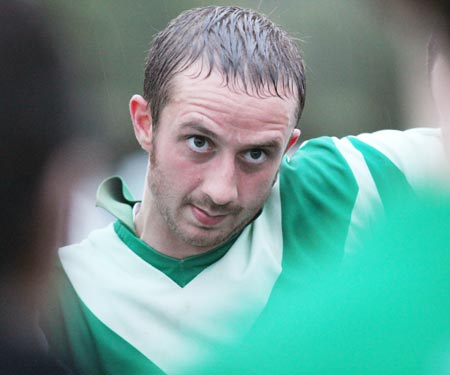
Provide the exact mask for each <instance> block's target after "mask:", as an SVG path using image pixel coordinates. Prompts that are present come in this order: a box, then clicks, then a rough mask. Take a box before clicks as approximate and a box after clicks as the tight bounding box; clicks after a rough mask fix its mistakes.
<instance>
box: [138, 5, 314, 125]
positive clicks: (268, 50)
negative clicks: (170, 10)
mask: <svg viewBox="0 0 450 375" xmlns="http://www.w3.org/2000/svg"><path fill="white" fill-rule="evenodd" d="M194 63H199V66H200V72H199V75H200V74H201V73H205V76H206V77H208V76H209V75H210V74H211V73H212V71H213V70H215V71H218V72H219V73H221V74H222V75H223V77H224V83H225V84H226V85H227V86H228V87H232V88H240V89H243V91H244V92H245V93H247V94H249V95H250V94H251V95H256V96H261V97H263V96H278V97H281V98H284V97H287V96H288V95H292V96H295V97H296V99H297V108H296V119H297V121H298V120H299V119H300V115H301V112H302V110H303V107H304V103H305V74H304V73H305V72H304V63H303V59H302V57H301V55H300V52H299V49H298V46H297V44H296V42H295V41H294V40H293V38H292V37H290V36H289V35H288V34H287V33H286V32H285V31H284V30H282V29H281V28H280V27H278V26H277V25H275V24H274V23H273V22H272V21H270V20H269V19H268V18H266V17H265V16H263V15H261V14H258V13H256V12H255V11H252V10H248V9H242V8H239V7H234V6H210V7H205V8H197V9H191V10H188V11H186V12H184V13H181V14H180V15H179V16H178V17H177V18H175V19H173V20H172V21H171V22H170V23H169V25H168V26H167V27H166V28H165V29H164V30H162V31H161V32H160V33H159V34H157V35H156V36H155V38H154V40H153V45H152V47H151V48H150V51H149V53H148V57H147V62H146V68H145V77H144V98H145V99H146V100H147V102H148V105H149V107H150V111H151V116H152V121H153V125H154V126H156V124H157V123H158V121H159V117H160V114H161V111H162V109H163V108H164V106H165V105H166V104H167V103H168V102H169V101H170V96H171V83H172V82H173V78H174V76H176V75H177V74H178V73H180V72H183V71H185V70H186V69H188V68H189V67H190V66H192V64H194Z"/></svg>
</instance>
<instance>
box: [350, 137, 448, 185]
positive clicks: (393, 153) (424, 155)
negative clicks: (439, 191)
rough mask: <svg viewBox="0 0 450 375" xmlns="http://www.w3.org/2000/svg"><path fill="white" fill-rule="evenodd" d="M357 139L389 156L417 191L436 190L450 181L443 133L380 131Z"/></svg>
mask: <svg viewBox="0 0 450 375" xmlns="http://www.w3.org/2000/svg"><path fill="white" fill-rule="evenodd" d="M356 138H357V139H359V140H361V141H363V142H364V143H367V144H368V145H370V146H372V147H374V148H375V149H377V150H378V151H380V152H382V153H383V154H384V155H386V157H388V158H389V159H390V160H391V161H392V162H393V163H394V164H395V165H396V166H397V168H399V169H400V170H401V171H402V172H403V173H404V174H405V176H406V178H407V180H408V182H409V183H410V185H411V186H412V187H413V188H414V189H417V188H427V187H428V188H433V187H436V182H438V183H445V184H447V183H448V181H449V179H450V167H449V163H448V159H447V158H446V155H445V150H444V146H443V142H442V135H441V131H440V129H432V128H417V129H409V130H406V131H399V130H381V131H378V132H375V133H372V134H361V135H358V136H357V137H356Z"/></svg>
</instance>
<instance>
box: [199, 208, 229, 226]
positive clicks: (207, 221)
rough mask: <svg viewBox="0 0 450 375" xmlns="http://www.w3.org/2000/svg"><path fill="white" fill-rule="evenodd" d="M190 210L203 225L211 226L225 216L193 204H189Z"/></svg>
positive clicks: (225, 215)
mask: <svg viewBox="0 0 450 375" xmlns="http://www.w3.org/2000/svg"><path fill="white" fill-rule="evenodd" d="M191 211H192V214H193V215H194V217H195V219H196V220H197V221H198V222H199V223H200V224H202V226H205V227H213V226H215V225H217V224H219V223H221V222H222V221H223V220H224V219H225V218H226V217H227V214H215V213H210V212H207V211H205V210H203V209H201V208H199V207H197V206H194V205H191Z"/></svg>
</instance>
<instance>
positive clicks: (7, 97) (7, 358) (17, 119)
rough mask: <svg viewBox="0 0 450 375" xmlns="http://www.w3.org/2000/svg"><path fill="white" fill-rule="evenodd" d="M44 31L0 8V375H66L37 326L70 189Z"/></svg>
mask: <svg viewBox="0 0 450 375" xmlns="http://www.w3.org/2000/svg"><path fill="white" fill-rule="evenodd" d="M47 26H48V25H47V20H46V19H45V18H44V15H43V12H42V10H41V9H38V8H37V7H36V6H34V5H32V4H31V3H30V2H25V1H2V2H0V56H1V57H0V173H1V178H0V197H1V198H0V199H1V208H2V216H1V219H0V220H1V224H0V231H1V238H2V242H1V245H0V246H1V249H0V301H1V305H0V306H1V307H0V373H1V374H64V373H66V370H65V369H64V368H62V367H61V366H60V364H59V363H57V362H56V361H55V360H54V359H52V358H50V356H49V355H48V354H47V347H46V346H47V344H46V340H45V338H44V336H43V334H42V332H41V331H40V329H39V328H38V324H37V323H38V314H37V311H38V308H39V305H40V304H41V303H43V299H44V294H45V285H46V282H47V280H46V275H47V273H48V270H49V266H50V263H51V258H52V256H53V255H54V251H55V249H56V247H57V246H58V245H60V243H61V241H60V237H61V236H62V235H63V234H64V226H63V224H64V203H65V200H66V199H65V198H66V192H67V191H68V189H67V187H68V185H69V184H70V179H67V176H68V173H65V174H63V173H62V163H63V158H62V152H61V147H62V145H63V142H65V141H66V140H67V136H68V135H69V134H70V131H71V127H70V125H69V123H70V122H69V119H68V116H67V112H68V109H69V105H68V100H67V95H66V94H67V90H66V88H65V81H66V80H67V76H66V75H65V74H64V71H63V67H62V64H61V61H60V59H59V56H58V54H57V51H56V49H55V45H54V44H53V43H54V39H53V38H52V35H51V33H50V30H49V29H48V27H47Z"/></svg>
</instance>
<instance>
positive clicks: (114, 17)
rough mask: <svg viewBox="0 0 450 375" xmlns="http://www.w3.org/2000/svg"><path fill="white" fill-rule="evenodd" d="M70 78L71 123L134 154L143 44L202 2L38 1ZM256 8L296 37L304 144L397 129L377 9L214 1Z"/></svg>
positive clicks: (334, 0)
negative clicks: (303, 75)
mask: <svg viewBox="0 0 450 375" xmlns="http://www.w3.org/2000/svg"><path fill="white" fill-rule="evenodd" d="M44 4H45V5H47V6H48V8H49V9H50V11H51V16H52V18H53V20H54V22H55V25H57V26H58V27H59V30H61V31H60V35H61V40H60V42H61V44H62V47H63V49H64V53H65V54H66V56H67V57H69V61H70V62H71V64H72V68H73V69H72V70H73V73H72V74H74V76H73V77H70V78H71V79H72V81H73V96H74V98H75V99H76V102H77V104H78V105H77V109H78V110H77V113H78V116H79V117H78V118H77V121H78V122H79V123H80V127H81V129H82V131H83V133H84V134H85V135H86V136H89V137H94V138H96V139H97V140H98V141H100V142H101V143H103V144H104V145H105V146H106V147H107V148H109V149H110V150H113V151H112V152H113V153H114V159H116V160H118V159H120V158H121V157H122V156H123V155H124V154H125V153H127V152H131V151H133V150H135V149H137V148H138V144H137V142H136V141H135V139H134V135H133V130H132V127H131V123H130V120H129V115H128V101H129V98H130V97H131V95H132V94H134V93H141V92H142V81H143V69H144V61H145V56H146V51H147V49H148V47H149V45H150V41H151V39H152V36H153V35H154V34H156V33H157V32H158V31H159V30H161V29H162V28H163V27H164V26H165V25H166V24H167V22H168V21H169V20H170V19H172V18H173V17H175V16H177V15H178V14H179V13H180V12H181V11H182V10H185V9H188V8H192V7H198V6H205V5H210V4H211V3H210V2H208V1H200V0H197V1H194V0H190V1H181V0H172V1H163V0H133V1H124V0H77V1H75V0H63V1H61V0H44ZM215 4H219V5H223V4H229V5H231V4H237V5H241V6H244V7H250V8H254V9H259V10H260V11H261V12H262V13H265V14H266V15H268V16H269V17H270V18H271V19H272V20H273V21H274V22H276V23H278V24H280V25H282V26H283V27H284V28H285V29H287V30H288V31H289V32H290V33H291V34H292V35H293V36H294V37H296V38H298V39H299V43H300V46H301V50H302V51H303V53H304V57H305V60H306V64H307V100H306V108H305V111H304V115H303V118H302V120H301V124H300V128H301V129H302V131H303V139H308V138H311V137H316V136H320V135H337V136H342V135H346V134H354V133H360V132H363V131H373V130H376V129H381V128H401V127H403V124H402V119H401V115H400V113H399V109H398V108H399V105H398V104H399V103H398V102H399V98H398V97H399V95H398V91H399V90H398V83H397V74H396V66H397V64H396V61H395V54H394V49H393V46H392V43H391V40H390V38H389V36H388V35H387V34H386V31H385V27H384V25H383V24H382V22H380V19H379V18H377V14H376V9H375V8H373V7H371V6H370V4H367V3H366V2H361V1H358V0H295V1H294V0H287V1H275V0H259V1H255V0H253V1H251V0H248V1H234V2H231V1H217V2H215Z"/></svg>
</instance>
